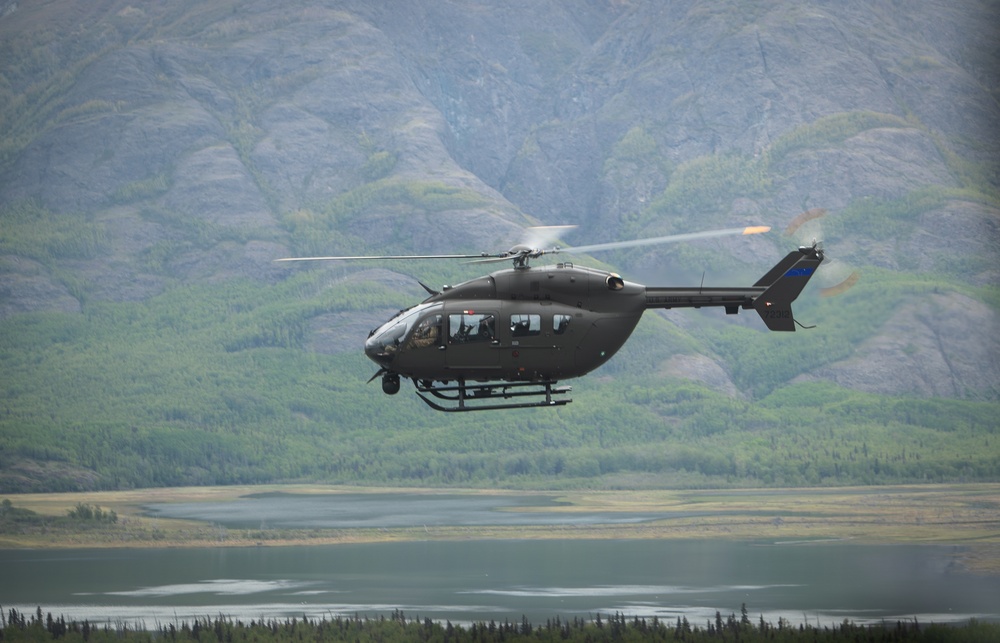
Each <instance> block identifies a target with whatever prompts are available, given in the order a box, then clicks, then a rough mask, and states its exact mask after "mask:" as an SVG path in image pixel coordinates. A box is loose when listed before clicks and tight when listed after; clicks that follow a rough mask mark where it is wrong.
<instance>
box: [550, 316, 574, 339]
mask: <svg viewBox="0 0 1000 643" xmlns="http://www.w3.org/2000/svg"><path fill="white" fill-rule="evenodd" d="M570 319H572V317H570V316H569V315H553V316H552V331H553V332H554V333H555V334H556V335H562V334H563V333H565V332H566V329H567V328H569V320H570Z"/></svg>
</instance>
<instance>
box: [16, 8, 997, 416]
mask: <svg viewBox="0 0 1000 643" xmlns="http://www.w3.org/2000/svg"><path fill="white" fill-rule="evenodd" d="M0 14H2V17H0V131H2V132H3V136H2V137H0V138H2V140H3V142H2V147H0V205H2V208H3V209H2V210H0V229H2V232H0V314H2V315H3V316H4V317H11V316H17V315H19V314H21V313H23V312H26V311H63V312H70V313H80V312H82V311H85V310H86V308H87V306H88V305H89V304H91V303H93V302H106V301H110V302H131V301H144V300H147V299H148V298H150V297H153V296H156V295H159V294H162V293H165V292H169V291H170V290H171V289H173V288H176V287H178V286H180V285H189V284H198V283H206V284H218V283H225V282H227V281H229V280H237V279H250V280H253V281H255V282H258V283H260V284H262V285H274V284H279V283H281V282H283V281H285V280H286V279H288V278H289V276H290V275H292V274H295V271H293V270H289V269H288V268H287V267H280V266H276V265H275V264H272V263H271V259H274V258H277V257H280V256H287V255H289V254H317V253H321V254H339V253H350V254H362V253H367V252H470V251H471V252H476V251H480V250H496V249H499V247H500V246H504V245H505V244H509V243H512V242H514V241H516V240H517V239H518V237H519V235H520V231H521V229H522V228H523V227H525V226H526V225H530V224H532V223H535V222H545V223H560V224H564V223H573V224H577V225H578V226H579V228H578V230H577V231H576V232H575V233H574V234H573V235H572V236H570V237H569V238H568V239H567V241H569V242H571V243H574V242H575V243H580V244H582V243H592V242H599V241H605V240H615V239H621V238H631V237H637V236H642V235H659V234H666V233H672V232H686V231H695V230H701V229H707V228H714V227H728V226H732V225H745V224H764V225H771V226H774V228H775V232H773V233H772V234H770V235H768V236H767V237H766V238H761V239H754V240H753V241H752V242H748V241H747V240H738V241H732V240H727V241H720V242H713V243H707V242H706V243H704V244H699V245H696V246H694V247H682V248H678V247H671V248H666V249H656V250H648V251H644V252H640V251H637V252H634V253H631V254H625V253H622V254H618V255H615V256H613V257H611V258H608V257H601V259H602V260H607V261H613V262H614V264H615V265H616V266H617V267H618V268H619V269H620V270H621V271H622V272H623V273H625V274H626V275H628V274H635V275H638V276H641V279H638V280H641V281H644V280H645V281H656V280H661V281H663V282H666V283H677V282H680V281H682V280H685V279H693V280H697V279H698V276H699V275H700V274H701V273H703V272H704V273H706V279H707V283H711V282H712V281H713V280H714V281H715V282H721V281H723V280H732V279H733V278H734V277H733V275H736V276H737V277H736V278H739V279H741V280H745V281H746V282H748V283H749V282H752V280H753V279H756V275H758V274H759V273H760V272H761V271H762V270H764V269H765V268H766V267H767V266H768V265H770V264H771V263H773V262H774V261H775V260H776V259H777V257H779V256H781V255H782V254H783V253H784V252H785V251H787V248H788V247H789V246H790V245H792V244H794V243H796V241H795V240H789V239H786V238H783V237H782V235H781V234H780V230H781V228H782V227H783V226H784V225H785V224H787V223H788V221H789V220H791V219H792V217H794V216H795V215H796V214H797V213H799V212H801V211H803V210H806V209H809V208H814V207H823V208H826V209H827V210H828V212H829V215H828V216H827V220H828V221H827V226H826V228H827V229H826V232H825V235H826V238H825V239H824V242H825V244H826V247H827V249H828V251H829V253H830V255H831V256H833V257H836V258H838V259H840V260H842V261H843V262H845V263H846V264H849V265H850V266H852V267H853V268H854V269H857V270H859V271H860V273H861V274H862V283H867V284H868V287H867V289H863V290H860V291H859V292H860V293H861V294H860V295H859V294H855V295H853V297H854V299H848V300H847V301H848V302H849V304H850V305H849V306H847V305H845V306H846V307H845V308H844V309H843V310H841V309H840V308H838V307H837V306H836V305H833V304H823V305H820V304H815V305H814V306H819V308H815V310H817V311H820V312H821V313H822V314H823V315H825V316H837V315H841V314H844V315H849V316H855V315H856V316H864V315H866V314H867V313H866V310H867V306H869V304H866V303H865V300H864V298H869V299H872V298H879V297H880V296H881V293H883V292H891V293H892V296H893V297H894V298H895V299H894V301H895V302H896V304H898V305H895V306H894V309H893V311H891V312H886V313H885V314H884V315H882V316H881V317H878V316H876V317H878V323H877V324H875V325H874V326H873V327H872V328H871V329H870V331H866V333H867V334H866V335H865V336H863V337H859V338H857V341H856V342H855V343H853V344H852V346H851V348H850V350H849V351H841V352H839V353H838V352H831V353H829V354H827V355H826V356H824V357H822V358H820V359H818V360H817V363H816V364H815V365H814V367H813V368H811V369H810V370H809V372H808V373H801V374H796V375H795V377H798V378H799V379H800V380H801V379H811V380H816V379H818V380H826V381H830V382H835V383H837V384H839V385H841V386H844V387H848V388H852V389H856V390H861V391H869V392H875V393H880V394H890V395H918V396H925V395H931V396H941V397H956V398H972V399H988V400H996V399H997V398H998V396H1000V348H998V342H997V339H996V338H997V337H998V336H1000V316H998V306H997V301H998V300H997V296H996V295H997V291H996V286H997V283H998V280H1000V270H998V266H1000V262H998V259H1000V229H998V227H1000V200H998V198H997V194H998V192H997V190H998V187H1000V177H998V173H997V167H998V164H997V161H998V154H1000V145H998V136H1000V135H998V131H997V128H996V123H998V122H1000V103H998V98H1000V92H998V87H1000V85H998V83H997V76H996V70H997V69H998V68H1000V48H998V38H997V31H996V25H997V24H1000V10H998V8H997V7H996V6H995V5H994V4H993V3H989V2H975V1H974V2H968V3H962V4H960V5H954V4H953V3H947V2H921V3H917V4H912V3H898V2H892V1H888V0H884V1H880V2H860V1H858V2H855V1H850V2H823V1H819V0H812V1H809V2H785V1H780V0H775V1H772V2H754V3H746V2H703V1H697V0H689V1H685V2H653V1H643V0H632V1H616V0H607V1H605V0H585V1H570V0H542V1H535V2H519V1H510V2H502V3H476V2H471V1H465V0H454V1H451V2H439V1H438V0H415V1H411V2H367V1H361V0H358V1H354V0H344V1H330V2H306V1H292V2H286V3H280V4H279V5H275V4H274V3H269V2H263V1H253V0H245V1H244V0H231V1H228V2H212V3H192V2H189V1H188V0H172V1H168V2H136V1H134V0H133V1H131V2H127V1H125V0H94V1H93V2H88V3H77V2H71V1H70V0H50V1H42V0H20V1H18V2H11V1H8V2H6V3H4V5H3V7H2V11H0ZM311 269H314V270H327V271H329V272H330V274H331V277H332V278H337V279H340V278H347V279H352V280H372V279H373V280H375V281H376V282H379V283H395V282H393V281H391V280H394V279H398V275H394V274H393V273H387V272H385V271H368V272H363V268H362V267H357V268H356V269H355V268H354V267H346V268H345V267H337V268H311ZM392 269H393V270H395V268H394V267H393V268H392ZM401 270H402V269H401ZM664 275H675V276H674V277H672V278H671V277H664ZM472 276H474V274H471V273H470V274H466V275H465V278H469V277H472ZM650 277H651V279H647V278H650ZM387 280H389V281H387ZM410 288H411V290H410V291H409V292H408V293H406V294H404V295H403V296H401V301H400V302H399V305H405V304H408V303H411V302H412V301H416V299H418V298H419V293H420V291H419V288H415V289H414V288H413V287H412V286H411V287H410ZM856 290H857V289H856ZM810 305H811V304H806V305H805V308H804V310H805V311H807V312H808V311H810V310H813V309H810ZM383 313H384V307H376V308H372V309H370V310H363V311H359V312H357V313H356V314H353V315H351V324H352V327H353V326H358V327H366V326H370V325H373V324H374V323H375V322H377V321H378V320H379V318H380V317H382V316H384V315H383ZM336 315H337V313H336V312H335V311H325V312H319V313H317V314H316V316H315V317H314V318H313V321H312V322H311V323H310V324H309V326H308V328H307V330H306V331H305V334H306V337H305V338H304V339H303V345H304V346H308V347H310V348H311V349H312V350H314V351H319V352H324V351H326V352H338V351H341V350H344V349H345V348H346V346H345V345H344V343H343V341H342V340H341V339H339V338H332V337H331V336H330V331H329V328H328V327H327V326H326V325H325V324H324V322H326V321H331V320H336V319H337V318H336ZM668 319H669V320H670V321H671V322H675V323H679V324H681V326H679V328H680V331H681V332H682V333H683V334H685V335H686V336H690V337H693V338H694V341H688V340H685V341H678V342H675V343H674V344H672V346H673V348H670V349H669V351H668V353H670V354H668V355H665V356H663V357H664V362H663V363H662V364H660V365H659V366H657V367H655V368H654V369H653V371H652V372H657V373H660V374H661V375H668V376H677V375H679V376H682V377H691V378H694V379H696V380H698V381H700V382H703V383H705V384H706V385H708V386H710V387H712V388H714V389H715V390H718V391H723V392H725V393H726V394H727V395H733V396H737V397H739V396H750V397H752V396H753V395H754V392H753V388H754V387H753V386H752V385H750V384H749V383H748V380H746V379H741V378H740V377H739V375H738V373H739V372H740V371H741V369H743V370H745V369H746V368H749V367H747V366H740V365H739V364H736V363H734V361H733V360H734V359H739V358H738V357H734V356H732V355H730V354H728V353H727V352H726V351H725V350H724V348H722V347H720V346H719V345H717V344H715V343H713V339H712V338H713V335H712V334H711V333H712V332H715V331H705V330H704V329H702V328H699V326H700V324H699V322H697V321H695V322H692V321H691V320H690V319H687V321H685V319H682V318H679V317H678V316H675V315H671V316H668ZM697 319H702V318H697ZM755 321H756V320H751V319H749V318H744V317H743V316H741V317H740V318H739V319H738V320H735V321H733V320H730V322H731V323H738V324H744V325H746V327H747V328H750V329H756V328H758V327H757V326H755V325H754V324H755ZM366 322H367V323H366ZM720 323H722V322H720ZM838 323H847V322H846V321H844V320H841V321H840V322H838ZM685 324H686V327H685ZM789 381H790V380H789Z"/></svg>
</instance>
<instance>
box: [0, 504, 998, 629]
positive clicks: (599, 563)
mask: <svg viewBox="0 0 1000 643" xmlns="http://www.w3.org/2000/svg"><path fill="white" fill-rule="evenodd" d="M400 499H401V498H400V496H397V495H394V494H384V495H383V494H356V495H353V494H343V495H341V494H338V495H337V496H336V497H335V498H334V497H332V496H289V495H286V494H265V495H260V496H252V497H247V498H242V499H240V500H237V501H230V502H209V503H204V502H203V503H187V504H185V503H176V504H174V503H171V504H167V505H152V506H150V507H149V508H148V509H149V511H150V512H151V513H152V514H154V515H163V516H166V515H170V516H174V517H189V518H201V519H206V520H210V521H212V522H215V523H217V524H220V525H224V526H229V527H234V528H235V527H253V528H259V527H260V526H261V525H262V523H263V524H265V525H270V526H274V527H278V526H282V527H293V526H294V527H309V526H318V525H322V526H325V527H330V526H339V527H345V528H346V527H348V526H363V527H387V528H388V527H393V526H413V525H417V526H419V525H421V524H427V525H432V524H433V525H442V524H445V525H483V524H508V525H517V524H532V525H535V524H560V523H559V521H575V522H580V521H591V522H592V523H601V522H602V521H643V520H654V519H660V518H661V516H659V515H658V514H656V513H649V514H621V513H614V512H609V513H600V512H595V513H583V514H572V515H562V514H556V513H553V512H545V511H539V510H538V509H539V508H540V507H541V508H544V507H545V506H546V504H551V501H550V500H548V499H546V498H538V497H525V498H512V497H495V496H493V497H483V496H459V495H447V494H444V495H435V494H428V495H426V496H414V495H412V494H408V495H406V497H405V502H403V503H401V502H400ZM527 506H533V508H534V511H518V510H517V508H518V507H527ZM957 551H959V549H958V548H956V547H949V546H922V545H862V544H855V543H851V542H843V541H840V542H815V541H814V542H801V541H800V542H784V543H781V542H732V541H724V540H715V539H713V540H705V541H696V540H682V541H677V540H467V541H457V542H456V541H426V542H398V543H374V544H343V545H329V546H311V547H255V548H221V547H220V548H199V549H89V550H85V549H75V550H72V549H71V550H0V569H2V570H3V579H4V580H3V581H2V582H0V606H2V608H3V609H4V610H7V609H10V608H11V607H14V608H16V609H18V610H26V611H28V612H34V610H35V608H36V606H41V607H42V609H43V610H44V611H46V612H52V613H53V615H55V616H58V615H63V616H65V617H66V618H67V619H76V620H83V619H89V620H91V621H98V622H111V623H115V622H119V621H123V622H127V623H141V624H145V625H146V626H155V625H156V624H158V623H161V624H164V623H171V622H178V621H185V620H186V621H190V620H192V619H194V618H198V617H215V616H218V615H220V614H222V615H226V616H229V617H232V618H234V619H241V620H245V621H248V620H251V619H259V618H262V617H264V618H272V617H279V618H285V617H302V616H303V615H306V616H308V617H309V618H322V617H327V618H331V617H334V616H336V615H354V614H359V615H368V616H378V615H381V614H385V615H388V614H390V613H391V612H392V611H393V610H396V609H400V610H403V612H404V613H405V614H406V615H407V617H408V618H421V619H423V618H431V619H433V620H437V621H445V620H450V621H451V622H453V623H470V622H477V621H489V620H496V621H503V620H504V619H507V620H511V621H517V622H520V620H521V618H522V616H525V617H527V618H528V620H529V621H531V622H532V623H536V624H538V623H544V622H545V620H546V619H548V618H552V617H555V616H560V617H562V618H564V619H565V618H570V619H572V618H574V617H577V616H582V617H584V618H592V617H593V616H594V615H595V614H597V613H601V614H604V615H608V614H614V613H616V612H621V613H623V614H625V615H628V616H633V615H637V616H642V617H647V618H651V617H653V616H657V617H659V618H661V619H668V620H670V621H673V620H676V619H677V618H678V617H679V616H684V617H686V618H687V619H688V620H689V621H691V622H692V623H696V624H701V625H702V626H704V624H705V622H706V621H707V620H709V619H712V620H714V618H715V612H716V610H718V611H720V612H721V613H722V615H723V617H726V616H728V615H729V614H730V613H735V614H737V616H738V615H739V612H740V607H741V605H742V604H746V606H747V609H748V611H749V613H750V617H751V619H753V620H754V622H756V621H757V619H758V618H759V617H760V616H761V615H763V617H764V619H765V620H767V621H770V622H774V623H776V622H777V620H778V618H785V619H787V620H789V621H791V622H792V623H793V624H798V623H802V622H804V621H807V620H808V621H809V622H811V623H814V624H815V623H817V622H818V623H822V624H833V623H840V622H841V621H843V620H844V619H849V620H852V621H854V622H856V623H870V622H878V621H881V620H888V621H896V620H898V619H911V620H912V619H913V618H917V619H919V620H920V621H921V622H932V621H933V622H953V621H964V620H968V619H970V618H980V619H988V620H1000V577H997V576H990V575H977V574H972V573H969V572H967V571H965V570H963V569H962V568H960V567H959V566H958V565H957V564H956V562H955V556H954V554H955V553H956V552H957Z"/></svg>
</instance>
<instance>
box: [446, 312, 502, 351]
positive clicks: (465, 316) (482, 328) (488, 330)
mask: <svg viewBox="0 0 1000 643" xmlns="http://www.w3.org/2000/svg"><path fill="white" fill-rule="evenodd" d="M496 328H497V321H496V315H494V314H492V313H470V312H463V313H458V314H454V315H448V342H449V343H451V344H470V343H473V342H491V341H493V340H494V339H495V338H496V334H497V332H496Z"/></svg>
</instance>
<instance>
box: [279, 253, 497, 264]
mask: <svg viewBox="0 0 1000 643" xmlns="http://www.w3.org/2000/svg"><path fill="white" fill-rule="evenodd" d="M493 256H496V255H491V254H487V253H485V252H483V253H480V254H478V255H363V256H359V257H285V258H283V259H275V260H274V261H276V262H277V261H354V260H364V259H373V260H378V259H383V260H384V259H482V258H483V257H493Z"/></svg>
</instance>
